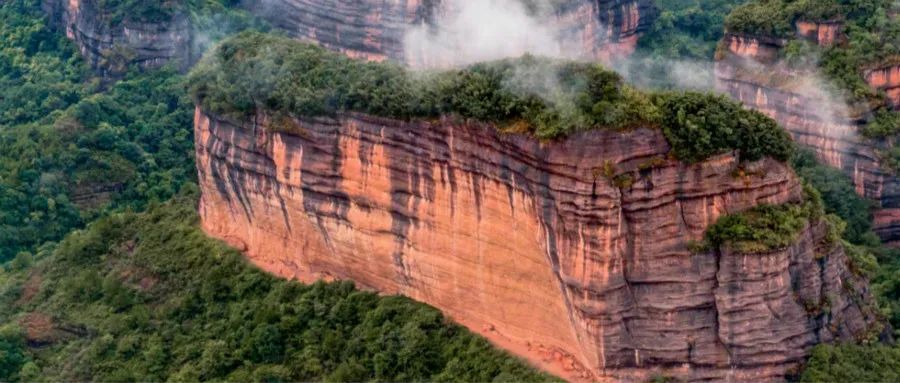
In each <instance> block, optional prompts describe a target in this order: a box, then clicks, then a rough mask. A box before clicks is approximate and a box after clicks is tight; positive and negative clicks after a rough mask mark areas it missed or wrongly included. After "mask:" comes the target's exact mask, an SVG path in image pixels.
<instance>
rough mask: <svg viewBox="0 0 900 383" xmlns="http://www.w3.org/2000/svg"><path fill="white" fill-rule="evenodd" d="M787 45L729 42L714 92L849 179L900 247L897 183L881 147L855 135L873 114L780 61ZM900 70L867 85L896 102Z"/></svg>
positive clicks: (884, 72) (882, 72) (765, 40)
mask: <svg viewBox="0 0 900 383" xmlns="http://www.w3.org/2000/svg"><path fill="white" fill-rule="evenodd" d="M801 31H802V30H801ZM825 35H826V36H831V35H832V32H826V33H825ZM828 39H831V37H828ZM832 40H833V39H832ZM786 44H787V40H784V39H776V38H771V37H765V36H747V35H739V34H729V35H726V37H725V38H724V40H723V44H722V47H721V48H720V51H719V52H718V53H717V61H716V68H715V76H716V84H717V87H718V88H719V89H720V90H722V91H725V92H727V93H728V94H730V95H731V96H733V97H735V98H736V99H738V100H740V101H742V102H743V103H744V104H746V105H747V106H749V107H751V108H754V109H757V110H759V111H761V112H763V113H765V114H767V115H768V116H770V117H772V118H774V119H775V120H776V121H778V122H779V124H781V126H783V127H784V128H785V129H787V130H788V131H789V132H790V133H791V135H792V136H793V137H794V139H795V141H797V142H798V143H800V144H802V145H804V146H806V147H808V148H811V149H813V150H814V151H815V152H816V154H817V156H818V157H819V159H820V160H821V161H823V162H824V163H825V164H827V165H829V166H832V167H835V168H838V169H841V170H843V171H844V172H845V173H846V174H847V175H849V176H850V177H851V178H852V180H853V182H854V184H855V185H856V190H857V193H858V194H860V195H861V196H864V197H866V198H869V199H872V200H873V201H876V202H877V204H878V207H879V209H878V210H877V211H876V213H875V214H876V216H875V223H876V225H875V226H876V227H875V230H876V232H877V233H878V235H879V236H880V237H881V238H882V239H883V240H884V241H886V242H888V243H891V244H900V178H898V177H897V176H896V175H895V172H894V171H893V170H891V169H886V168H885V167H884V166H883V164H882V160H881V158H880V156H879V154H878V151H880V150H884V149H885V148H884V147H881V146H882V143H878V142H873V141H871V140H867V139H865V138H863V137H861V136H860V135H859V134H858V131H859V128H860V126H861V125H862V124H864V123H865V121H864V120H865V116H866V114H868V113H871V111H872V109H871V108H872V107H871V106H869V105H847V103H846V102H845V101H844V100H840V99H836V98H835V96H834V95H832V94H831V92H828V91H826V90H824V89H825V87H823V86H822V83H820V82H819V81H818V80H817V77H816V76H815V75H812V74H810V73H808V72H804V71H800V70H794V69H791V68H789V67H788V66H786V65H784V64H783V63H782V62H780V58H779V57H780V52H781V49H783V48H784V47H785V45H786ZM896 71H897V67H886V68H880V69H876V70H871V71H869V72H868V75H867V79H868V80H869V82H870V84H872V86H873V87H875V88H879V89H882V90H884V91H885V92H886V93H887V94H888V95H894V97H896V95H897V92H898V88H897V85H898V84H900V76H898V75H897V73H895V72H896Z"/></svg>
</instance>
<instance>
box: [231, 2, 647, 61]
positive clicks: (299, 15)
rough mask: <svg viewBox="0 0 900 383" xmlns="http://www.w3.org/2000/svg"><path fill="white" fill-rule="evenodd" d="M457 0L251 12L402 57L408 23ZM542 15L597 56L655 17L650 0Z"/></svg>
mask: <svg viewBox="0 0 900 383" xmlns="http://www.w3.org/2000/svg"><path fill="white" fill-rule="evenodd" d="M457 1H460V0H403V1H383V0H364V1H345V0H344V1H322V0H254V1H250V2H248V3H246V7H247V9H248V10H250V11H251V12H254V13H256V14H257V15H259V16H261V17H263V18H264V19H266V20H267V21H269V22H270V23H271V24H272V25H273V26H275V27H277V28H279V29H282V30H285V31H287V32H288V33H289V34H290V35H291V36H294V37H297V38H301V39H304V40H309V41H315V42H318V43H320V44H321V45H323V46H325V47H328V48H329V49H333V50H337V51H340V52H343V53H345V54H347V55H349V56H351V57H357V58H365V59H368V60H376V61H382V60H386V59H395V60H401V61H402V60H403V59H404V57H403V56H404V49H403V38H404V35H405V33H406V31H407V29H408V28H410V27H411V26H413V25H420V24H423V23H424V24H433V23H434V22H435V21H436V20H438V19H440V18H441V17H445V16H446V12H448V9H453V7H455V6H456V2H457ZM556 3H558V5H557V9H556V10H555V11H554V12H553V14H552V15H548V16H547V17H549V18H551V20H548V22H549V23H553V24H554V25H556V26H557V28H558V29H559V34H560V37H561V38H565V39H567V40H568V41H570V42H576V43H577V44H579V45H581V47H582V51H584V52H588V53H589V54H591V55H593V56H594V57H597V58H608V57H610V56H611V55H617V54H623V53H625V54H627V53H630V52H631V51H633V50H634V48H635V46H636V44H637V38H638V36H639V34H640V33H641V32H643V31H645V30H646V29H647V28H648V27H649V26H650V24H652V23H653V21H654V20H655V19H656V15H657V10H656V8H655V7H654V5H653V2H652V1H649V0H566V1H561V2H556Z"/></svg>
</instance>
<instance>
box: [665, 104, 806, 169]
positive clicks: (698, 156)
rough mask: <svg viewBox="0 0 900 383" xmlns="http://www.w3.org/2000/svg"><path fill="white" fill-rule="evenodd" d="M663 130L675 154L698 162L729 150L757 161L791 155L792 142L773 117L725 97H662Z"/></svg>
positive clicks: (781, 158)
mask: <svg viewBox="0 0 900 383" xmlns="http://www.w3.org/2000/svg"><path fill="white" fill-rule="evenodd" d="M661 109H662V110H663V131H664V132H665V134H666V138H667V139H668V140H669V144H670V145H672V150H673V151H674V153H675V155H676V156H677V157H678V158H680V159H682V160H684V161H688V162H696V161H700V160H703V159H705V158H708V157H709V156H712V155H715V154H720V153H723V152H726V151H728V150H738V151H739V152H740V155H741V158H742V159H745V160H750V161H755V160H758V159H760V158H762V157H764V156H771V157H774V158H776V159H778V160H780V161H786V160H787V159H788V158H790V156H791V153H792V151H793V144H792V142H791V140H790V137H789V136H788V134H787V132H785V131H784V130H783V129H781V128H780V127H779V126H778V125H777V124H776V123H775V122H774V121H773V120H772V119H770V118H768V117H766V116H764V115H762V114H761V113H759V112H756V111H748V110H746V109H744V108H743V107H742V106H740V105H739V104H737V103H735V102H734V101H731V100H730V99H727V98H725V96H720V95H712V94H700V93H675V94H671V95H669V96H667V97H664V98H663V101H662V103H661Z"/></svg>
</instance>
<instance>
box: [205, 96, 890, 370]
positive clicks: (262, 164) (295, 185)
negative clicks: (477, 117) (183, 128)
mask: <svg viewBox="0 0 900 383" xmlns="http://www.w3.org/2000/svg"><path fill="white" fill-rule="evenodd" d="M257 120H258V125H256V124H255V123H243V124H238V123H234V122H230V121H227V120H224V119H221V118H217V117H215V116H210V115H208V114H206V113H203V112H202V111H200V110H199V109H198V110H197V113H196V118H195V133H196V135H195V137H196V140H197V161H198V171H199V182H200V186H201V189H202V198H201V203H200V214H201V217H202V222H203V227H204V229H205V230H206V231H207V232H208V233H209V234H210V235H213V236H216V237H219V238H224V239H228V240H229V241H230V242H231V241H235V239H239V241H240V242H241V243H243V244H245V245H246V254H247V256H248V258H249V259H250V260H252V261H253V262H254V263H255V264H257V265H259V266H260V267H262V268H263V269H265V270H268V271H270V272H272V273H274V274H277V275H280V276H283V277H286V278H297V279H300V280H302V281H307V282H309V281H313V280H316V279H319V278H326V279H331V278H336V279H348V280H353V281H355V282H357V283H358V284H359V285H360V286H363V287H365V288H370V289H374V290H377V291H380V292H383V293H387V294H403V295H406V296H409V297H411V298H413V299H416V300H419V301H422V302H426V303H429V304H431V305H434V306H436V307H438V308H440V309H441V310H443V311H444V312H445V313H446V314H447V315H448V316H450V317H451V318H453V319H454V320H456V321H458V322H459V323H461V324H463V325H465V326H467V327H469V328H470V329H473V330H475V331H479V332H480V333H481V334H482V335H484V336H485V337H487V338H488V339H490V340H491V341H492V342H494V343H495V344H497V345H498V346H500V347H503V348H506V349H508V350H510V351H511V352H514V353H516V354H519V355H522V356H523V357H526V358H528V359H529V360H530V361H532V362H533V363H534V364H536V365H537V366H539V367H541V368H544V369H546V370H548V371H550V372H553V373H556V374H559V375H560V376H563V377H565V378H567V379H570V380H572V381H589V380H601V381H644V380H646V379H648V378H649V377H651V376H652V375H653V374H656V373H659V372H663V373H667V374H672V375H675V376H679V377H683V378H687V379H715V380H722V379H726V378H729V379H733V380H748V381H750V380H760V379H775V378H780V377H782V376H783V375H784V373H785V371H786V370H787V369H788V368H790V367H792V366H795V365H796V364H797V363H799V362H801V361H802V360H803V358H804V357H805V356H806V355H807V353H808V352H809V350H810V348H811V347H812V346H813V345H815V344H816V343H817V342H820V341H823V340H825V341H827V340H829V339H850V337H851V335H853V334H858V333H859V332H860V331H863V330H861V329H866V328H867V327H868V326H869V324H870V323H871V322H872V321H873V320H874V319H873V318H872V317H871V316H869V315H868V314H867V313H868V311H866V309H865V308H862V307H858V306H856V305H855V303H853V302H857V301H858V302H868V299H869V298H868V297H867V296H866V295H865V292H858V291H856V290H853V289H849V290H848V289H845V288H840V287H838V284H839V280H840V279H841V278H851V279H852V278H855V277H854V276H852V275H851V274H850V273H849V272H847V271H846V258H845V257H844V255H843V253H842V251H841V250H840V248H839V247H835V248H830V247H827V246H825V247H824V248H823V246H821V245H819V244H821V243H822V241H821V240H822V238H824V235H825V230H824V228H822V227H819V226H814V227H811V228H810V229H809V230H807V231H806V232H805V233H804V234H803V235H802V237H801V238H800V239H798V242H797V244H796V245H795V246H792V247H791V248H789V249H785V250H783V251H777V252H773V253H772V254H765V255H760V256H742V255H734V254H728V253H721V254H720V253H718V252H715V253H706V254H694V253H692V252H691V251H689V250H688V244H689V243H688V242H689V240H691V239H694V240H696V239H700V238H702V235H703V233H704V231H705V230H706V228H707V227H708V226H709V225H710V224H712V223H713V222H715V221H716V219H717V218H718V217H720V216H721V215H722V214H725V213H728V212H737V211H741V210H744V209H747V208H750V207H752V206H756V205H759V204H763V203H771V204H780V203H786V202H789V201H797V200H799V199H801V198H802V192H801V187H800V184H799V182H798V180H797V178H796V177H795V176H794V174H793V173H792V172H791V171H790V169H789V168H788V167H787V166H786V165H784V164H782V163H779V162H776V161H774V160H770V159H766V160H762V161H759V162H755V163H750V164H743V166H744V167H745V168H746V169H747V170H748V174H752V175H751V176H748V177H750V178H752V182H749V183H748V182H746V180H745V179H742V178H736V177H734V176H732V174H733V173H734V171H735V170H736V169H737V167H738V166H739V165H741V164H739V163H738V161H737V160H736V158H735V156H734V155H732V154H725V155H721V156H718V157H715V158H711V159H709V160H708V161H705V162H702V163H699V164H696V165H685V164H681V163H678V162H677V161H674V160H670V161H666V162H664V163H661V164H660V163H658V160H655V159H658V158H664V157H665V155H666V154H667V153H668V151H669V149H668V145H667V143H666V140H665V139H664V137H663V136H662V134H661V133H660V132H659V131H657V130H650V129H636V130H632V131H628V132H609V131H591V132H584V133H579V134H576V135H573V136H572V137H570V138H568V139H565V140H559V141H549V142H539V141H537V140H534V139H532V138H530V137H526V136H522V135H513V134H510V135H503V134H499V133H497V131H496V130H495V129H494V128H493V127H491V126H487V125H483V124H476V123H466V122H460V121H456V120H453V119H442V120H440V121H436V122H433V123H428V122H419V121H416V122H399V121H394V120H388V119H381V118H375V117H371V116H364V115H346V116H342V117H340V118H338V119H336V120H332V119H304V120H295V121H293V123H292V125H293V126H292V127H291V129H290V130H291V131H292V132H294V133H293V134H288V133H274V132H272V130H271V128H270V127H269V124H270V122H269V121H268V119H267V118H265V117H262V118H259V119H257ZM654 160H655V161H654ZM649 161H654V162H655V163H656V166H655V167H654V168H651V169H644V170H641V169H642V168H644V166H642V164H646V163H648V162H649ZM608 164H613V165H614V168H615V172H616V173H617V174H625V173H628V174H630V175H631V176H632V177H633V178H634V180H635V181H634V183H633V185H631V186H630V187H628V188H620V187H617V186H616V185H615V184H614V183H613V182H611V181H609V180H607V179H606V178H603V177H602V176H598V174H602V172H600V171H598V169H603V168H604V167H608ZM745 178H746V177H745ZM820 253H824V254H820ZM820 259H822V260H821V261H820ZM820 270H824V271H823V272H822V273H820V272H819V271H820ZM822 275H826V276H828V277H829V278H831V277H833V278H834V279H828V280H823V279H822V278H821V276H822ZM853 285H854V286H860V288H864V286H865V283H864V282H858V283H854V284H853ZM823 293H828V294H832V295H836V297H835V298H834V301H833V305H832V310H833V312H834V313H836V314H840V315H835V316H815V317H813V316H810V314H809V313H807V311H806V310H805V309H804V306H803V304H802V302H801V299H800V298H798V297H802V298H803V299H815V298H816V297H819V294H823ZM849 295H859V297H854V299H855V300H854V299H851V298H849V297H848V296H849ZM829 318H840V321H839V322H835V321H833V320H831V319H829ZM829 326H833V327H834V328H835V330H834V331H831V330H829V329H828V327H829ZM762 328H766V329H767V331H766V332H762V331H761V330H760V329H762ZM732 355H734V356H739V358H737V357H732Z"/></svg>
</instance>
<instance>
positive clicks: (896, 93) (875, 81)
mask: <svg viewBox="0 0 900 383" xmlns="http://www.w3.org/2000/svg"><path fill="white" fill-rule="evenodd" d="M896 61H900V58H897V59H896ZM865 77H866V82H868V83H869V86H871V87H872V88H875V89H878V90H880V91H883V92H884V93H885V94H886V95H887V98H888V100H890V102H891V106H893V108H894V109H896V110H900V62H898V63H896V64H893V65H885V66H880V67H877V68H874V69H870V70H867V71H866V73H865Z"/></svg>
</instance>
